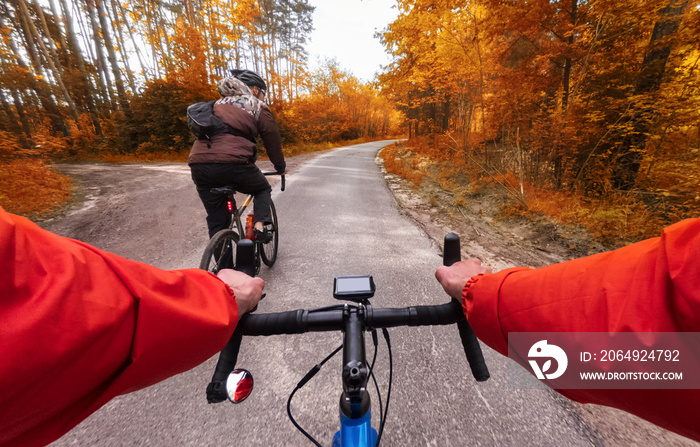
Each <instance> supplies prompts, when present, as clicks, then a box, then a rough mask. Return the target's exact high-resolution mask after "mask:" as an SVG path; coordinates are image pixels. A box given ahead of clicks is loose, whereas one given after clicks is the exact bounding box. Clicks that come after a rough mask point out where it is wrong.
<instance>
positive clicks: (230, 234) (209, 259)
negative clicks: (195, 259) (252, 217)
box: [199, 229, 239, 274]
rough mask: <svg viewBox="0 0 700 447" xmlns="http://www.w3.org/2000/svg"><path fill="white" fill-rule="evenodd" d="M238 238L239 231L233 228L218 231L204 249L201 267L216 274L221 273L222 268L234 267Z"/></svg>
mask: <svg viewBox="0 0 700 447" xmlns="http://www.w3.org/2000/svg"><path fill="white" fill-rule="evenodd" d="M238 239H239V236H238V233H236V232H235V231H233V230H228V229H226V230H221V231H219V232H218V233H216V234H215V235H214V236H213V237H212V238H211V239H210V240H209V243H208V244H207V247H206V248H205V249H204V254H203V255H202V260H201V262H200V263H199V268H200V269H202V270H207V271H209V272H212V273H214V274H217V273H219V270H221V269H232V268H234V267H235V260H236V244H237V243H238Z"/></svg>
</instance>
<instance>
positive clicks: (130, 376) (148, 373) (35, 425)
mask: <svg viewBox="0 0 700 447" xmlns="http://www.w3.org/2000/svg"><path fill="white" fill-rule="evenodd" d="M0 264H1V268H0V291H2V292H1V295H2V298H1V299H0V315H1V316H2V317H1V318H2V324H0V359H1V360H0V445H5V444H6V443H7V444H9V445H22V446H27V445H43V444H47V443H49V442H51V441H53V440H55V439H57V438H59V437H60V436H62V435H63V434H64V433H66V432H67V431H68V430H70V429H71V428H73V427H74V426H75V425H77V424H78V423H79V422H80V421H82V420H83V419H85V418H86V417H87V416H88V415H90V414H91V413H92V412H94V411H95V410H97V409H98V408H99V407H101V406H102V405H104V404H105V403H107V402H108V401H109V400H110V399H112V398H113V397H115V396H117V395H120V394H124V393H128V392H131V391H135V390H137V389H140V388H143V387H146V386H149V385H152V384H154V383H156V382H158V381H160V380H163V379H165V378H167V377H170V376H172V375H175V374H178V373H181V372H183V371H186V370H188V369H191V368H193V367H195V366H196V365H198V364H200V363H202V362H203V361H205V360H207V359H208V358H210V357H211V356H212V355H214V354H215V353H217V352H218V351H220V350H221V349H222V348H223V347H224V345H225V344H226V342H227V341H228V339H229V338H230V336H231V334H232V333H233V330H234V328H235V326H236V323H237V321H238V307H237V305H236V302H235V300H234V297H233V292H232V290H231V289H230V288H229V287H228V286H227V285H226V284H225V283H223V282H222V281H220V280H219V279H218V278H217V277H216V276H214V275H211V274H210V273H208V272H204V271H202V270H198V269H189V270H175V271H164V270H160V269H157V268H155V267H152V266H149V265H146V264H142V263H138V262H135V261H130V260H128V259H124V258H122V257H119V256H116V255H114V254H110V253H107V252H104V251H101V250H98V249H96V248H94V247H91V246H89V245H87V244H84V243H82V242H79V241H75V240H71V239H67V238H64V237H61V236H57V235H55V234H52V233H50V232H48V231H45V230H42V229H41V228H39V227H38V226H37V225H35V224H33V223H32V222H30V221H28V220H26V219H24V218H21V217H18V216H14V215H11V214H8V213H6V212H5V211H4V210H2V208H0Z"/></svg>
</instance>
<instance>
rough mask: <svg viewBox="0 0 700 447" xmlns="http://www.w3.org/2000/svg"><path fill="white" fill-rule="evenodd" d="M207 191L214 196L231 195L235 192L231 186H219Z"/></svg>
mask: <svg viewBox="0 0 700 447" xmlns="http://www.w3.org/2000/svg"><path fill="white" fill-rule="evenodd" d="M209 191H211V192H213V193H214V194H225V195H229V194H233V193H235V192H236V190H235V188H234V187H233V186H231V185H227V186H220V187H218V188H212V189H210V190H209Z"/></svg>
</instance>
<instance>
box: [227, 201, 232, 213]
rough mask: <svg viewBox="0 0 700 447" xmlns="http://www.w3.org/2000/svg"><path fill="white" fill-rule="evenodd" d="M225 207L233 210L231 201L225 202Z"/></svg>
mask: <svg viewBox="0 0 700 447" xmlns="http://www.w3.org/2000/svg"><path fill="white" fill-rule="evenodd" d="M226 207H227V208H228V210H229V211H233V202H231V201H230V200H229V201H227V202H226Z"/></svg>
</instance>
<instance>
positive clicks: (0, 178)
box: [0, 159, 73, 220]
mask: <svg viewBox="0 0 700 447" xmlns="http://www.w3.org/2000/svg"><path fill="white" fill-rule="evenodd" d="M72 188H73V180H72V179H71V178H70V177H68V176H66V175H63V174H59V173H58V172H55V171H54V170H52V169H51V166H50V165H49V164H47V163H46V162H45V161H44V160H41V159H18V160H13V161H10V162H4V163H0V206H2V207H3V208H4V209H5V211H7V212H9V213H13V214H19V215H21V216H25V217H28V218H30V219H34V220H37V219H41V218H44V217H46V216H47V215H49V214H51V213H52V212H53V211H55V210H56V209H58V208H60V207H61V206H62V205H63V204H65V203H66V202H67V201H68V200H69V199H70V197H71V191H72Z"/></svg>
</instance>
